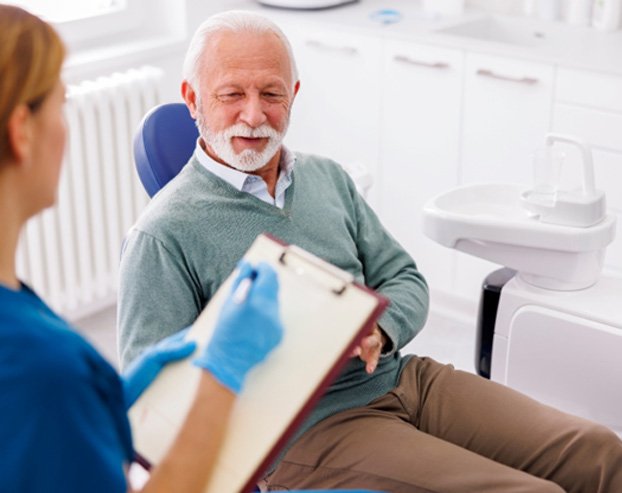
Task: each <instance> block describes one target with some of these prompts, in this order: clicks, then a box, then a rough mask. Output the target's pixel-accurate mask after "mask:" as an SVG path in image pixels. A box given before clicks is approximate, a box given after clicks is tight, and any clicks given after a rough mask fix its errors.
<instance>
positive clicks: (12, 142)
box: [7, 104, 33, 164]
mask: <svg viewBox="0 0 622 493" xmlns="http://www.w3.org/2000/svg"><path fill="white" fill-rule="evenodd" d="M31 117H32V114H31V113H30V110H29V109H28V107H27V106H26V105H25V104H20V105H19V106H17V107H16V108H15V109H14V110H13V112H12V113H11V115H10V116H9V121H8V123H7V136H8V139H9V149H10V150H11V154H12V155H13V157H14V159H15V160H16V161H17V162H18V163H20V164H21V163H25V162H28V161H29V159H30V154H31V152H32V145H33V142H32V137H33V134H32V118H31Z"/></svg>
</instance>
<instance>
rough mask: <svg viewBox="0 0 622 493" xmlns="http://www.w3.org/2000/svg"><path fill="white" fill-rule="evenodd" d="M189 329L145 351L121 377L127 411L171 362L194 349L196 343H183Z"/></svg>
mask: <svg viewBox="0 0 622 493" xmlns="http://www.w3.org/2000/svg"><path fill="white" fill-rule="evenodd" d="M188 330H190V328H189V327H188V328H186V329H184V330H180V331H179V332H176V333H175V334H173V335H171V336H168V337H167V338H165V339H162V340H161V341H160V342H158V343H157V344H155V345H153V346H151V347H149V348H147V349H145V350H144V351H143V352H142V353H141V354H140V356H138V358H136V359H135V360H134V361H133V362H132V364H131V365H130V366H129V367H128V368H127V370H125V371H124V372H123V374H122V375H121V381H122V383H123V394H124V396H125V407H126V409H129V408H130V407H131V406H132V404H134V402H136V399H138V398H139V397H140V395H141V394H142V393H143V392H144V391H145V389H146V388H147V387H149V385H150V384H151V382H153V380H154V379H155V377H157V376H158V373H160V370H162V368H164V366H165V365H166V364H167V363H170V362H171V361H176V360H180V359H183V358H186V357H188V356H190V355H191V354H192V352H193V351H194V350H195V349H196V342H194V341H185V340H184V337H185V336H186V334H187V333H188Z"/></svg>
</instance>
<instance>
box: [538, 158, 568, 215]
mask: <svg viewBox="0 0 622 493" xmlns="http://www.w3.org/2000/svg"><path fill="white" fill-rule="evenodd" d="M564 158H565V154H564V153H563V152H561V151H560V150H558V149H555V148H554V147H552V146H547V147H544V148H540V149H536V150H535V151H534V152H533V155H532V160H533V192H532V194H531V200H532V201H533V202H537V203H539V204H543V205H552V204H554V203H555V202H556V200H557V190H558V188H559V179H560V174H561V167H562V164H563V162H564Z"/></svg>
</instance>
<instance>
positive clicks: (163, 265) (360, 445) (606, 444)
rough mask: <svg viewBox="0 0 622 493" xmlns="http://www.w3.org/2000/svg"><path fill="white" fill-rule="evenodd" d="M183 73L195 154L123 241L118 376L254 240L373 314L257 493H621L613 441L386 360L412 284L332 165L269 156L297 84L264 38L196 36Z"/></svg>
mask: <svg viewBox="0 0 622 493" xmlns="http://www.w3.org/2000/svg"><path fill="white" fill-rule="evenodd" d="M184 72H185V73H184V81H183V83H182V94H183V97H184V100H185V102H186V104H187V105H188V108H189V109H190V112H191V114H192V116H193V117H194V118H195V119H196V121H197V125H198V127H199V129H200V138H199V140H198V142H197V146H196V150H195V152H194V155H193V156H192V157H191V159H190V161H189V162H188V164H187V165H186V166H185V167H184V169H183V170H182V171H181V173H180V174H179V175H178V176H177V177H176V178H175V179H174V180H173V181H172V182H171V183H170V184H169V185H168V186H167V187H166V188H165V189H163V190H162V191H161V193H160V194H158V195H157V196H156V197H155V198H154V200H153V201H152V203H151V204H150V206H149V208H148V210H147V211H146V213H145V214H144V215H143V217H141V219H140V220H139V221H138V223H137V224H136V226H135V227H134V228H133V230H132V232H131V234H130V235H129V237H128V241H127V246H126V250H125V253H124V255H123V259H122V263H121V291H120V298H119V302H120V303H119V329H120V345H121V348H120V350H121V356H122V359H123V362H124V364H127V363H128V362H130V361H131V360H132V359H134V357H135V356H136V355H137V354H138V352H139V351H140V350H141V349H142V348H144V347H146V346H147V345H149V344H152V343H154V342H156V341H157V340H159V339H162V338H163V337H165V336H167V335H169V329H170V327H174V326H177V327H179V328H182V327H185V326H187V325H189V324H190V323H192V322H193V321H194V319H195V318H196V317H197V316H198V314H199V313H200V312H201V310H202V308H203V307H204V306H205V304H206V303H207V302H208V301H209V299H210V297H211V296H212V295H213V294H214V292H215V291H216V289H217V288H218V287H219V285H220V284H221V283H222V282H223V281H224V279H225V278H226V277H227V276H228V275H229V273H230V272H231V271H232V270H233V268H234V266H235V264H236V262H237V261H238V260H239V259H240V257H241V256H242V255H243V254H244V252H245V251H246V249H247V248H248V247H249V246H250V244H251V243H252V241H253V240H254V239H255V237H256V236H257V235H258V234H259V233H262V232H269V233H271V234H273V235H274V236H276V237H279V238H282V239H283V240H284V241H286V242H289V243H294V244H297V245H299V246H301V247H303V248H305V249H307V250H309V251H311V252H313V253H315V254H316V255H318V256H320V257H322V258H324V259H325V260H327V261H329V262H331V263H333V264H335V265H337V266H339V267H341V268H342V269H345V270H347V271H349V272H351V273H352V274H354V276H355V277H356V279H358V280H359V281H360V282H364V283H365V284H366V285H368V286H369V287H371V288H373V289H375V290H377V291H378V292H380V293H382V294H383V295H385V296H386V297H388V298H389V299H390V300H391V304H390V306H389V308H388V310H387V311H386V313H385V314H383V316H382V317H381V318H380V320H379V323H378V325H377V326H376V327H375V328H374V330H373V332H372V333H371V334H370V335H369V336H368V337H367V338H366V339H364V341H363V342H362V344H361V346H360V347H359V348H358V349H357V350H356V351H355V353H354V354H353V355H352V358H351V360H350V362H349V364H348V365H347V367H346V368H345V370H344V371H343V372H342V374H341V375H340V376H339V378H338V379H337V380H336V381H335V382H334V384H333V385H332V386H331V387H330V389H329V390H328V392H327V393H326V394H325V395H324V397H323V398H322V400H321V401H320V403H319V405H318V406H317V408H316V409H315V410H314V412H313V413H312V414H311V416H310V417H309V418H308V419H307V421H306V422H305V423H304V425H303V426H302V427H301V429H300V430H299V433H298V434H297V435H296V437H295V438H294V440H292V441H291V442H290V443H289V445H288V447H287V449H286V451H285V453H284V455H283V456H282V457H281V460H280V461H278V462H277V463H276V464H275V465H274V467H273V469H272V471H270V472H269V473H268V474H267V477H266V483H267V486H268V487H269V488H270V489H290V488H322V487H323V488H330V487H333V488H334V487H341V488H346V487H365V488H375V489H384V490H387V491H391V492H408V493H412V492H432V491H434V492H441V491H442V492H480V493H481V492H493V491H494V492H499V491H504V492H505V491H525V492H527V491H528V492H532V493H533V492H561V491H564V490H567V491H585V492H588V491H589V492H606V491H609V492H614V491H622V442H620V440H619V439H618V438H617V437H616V436H615V435H614V434H613V433H611V432H610V431H608V430H607V429H605V428H604V427H601V426H598V425H595V424H593V423H590V422H587V421H584V420H581V419H578V418H575V417H571V416H568V415H565V414H563V413H560V412H558V411H556V410H553V409H551V408H548V407H545V406H542V405H540V404H538V403H536V402H534V401H532V400H530V399H528V398H526V397H524V396H522V395H520V394H518V393H516V392H513V391H512V390H510V389H507V388H504V387H502V386H499V385H497V384H495V383H492V382H489V381H487V380H484V379H481V378H479V377H477V376H475V375H472V374H468V373H465V372H460V371H456V370H454V369H453V368H452V367H451V366H446V365H441V364H439V363H437V362H435V361H433V360H430V359H428V358H420V357H410V358H408V357H402V356H401V355H400V353H399V349H400V348H401V347H403V346H404V345H405V344H406V343H407V342H408V341H409V340H411V339H412V338H413V337H414V336H415V335H416V333H417V332H418V331H419V330H420V329H421V328H422V326H423V324H424V321H425V318H426V314H427V309H428V291H427V287H426V284H425V281H424V279H423V277H422V276H421V274H420V273H419V272H418V271H417V268H416V266H415V263H414V262H413V260H412V259H411V258H410V257H409V255H408V254H407V253H406V252H405V251H404V250H403V249H402V248H401V247H400V245H399V244H397V243H396V241H395V240H394V239H393V238H392V237H391V236H390V235H389V234H388V233H387V232H386V231H385V230H384V228H383V227H382V225H381V224H380V222H379V221H378V218H377V217H376V215H375V214H374V213H373V211H372V210H371V209H370V208H369V207H368V206H367V204H366V203H365V201H364V200H363V199H362V198H361V197H360V196H359V195H358V194H357V192H356V189H355V186H354V185H353V183H352V181H351V180H350V179H349V177H348V176H347V174H346V173H344V172H343V171H342V169H341V168H340V167H339V166H338V165H337V164H335V163H334V162H332V161H330V160H328V159H325V158H321V157H318V156H312V155H304V154H299V153H293V152H292V151H290V150H289V149H287V148H286V147H284V146H283V145H282V143H281V142H282V139H283V136H284V134H285V132H286V130H287V125H288V119H289V115H290V110H291V107H292V104H293V102H294V99H295V97H296V94H297V92H298V90H299V88H300V82H299V81H298V77H297V72H296V67H295V63H294V59H293V56H292V53H291V49H290V47H289V43H288V42H287V40H286V38H285V37H284V35H283V34H282V33H281V31H280V30H279V29H278V28H277V27H276V26H275V25H274V24H273V23H272V22H270V21H268V20H266V19H264V18H262V17H261V16H258V15H256V14H251V13H244V12H225V13H223V14H219V15H217V16H214V17H212V18H210V19H208V20H207V21H206V22H205V23H204V24H202V25H201V27H200V28H199V29H198V31H197V33H196V34H195V36H194V38H193V40H192V42H191V44H190V48H189V50H188V54H187V56H186V60H185V64H184ZM353 83H356V81H353ZM335 97H338V95H335ZM318 104H321V101H318ZM327 117H330V116H327ZM310 138H312V136H310ZM309 337H313V334H309Z"/></svg>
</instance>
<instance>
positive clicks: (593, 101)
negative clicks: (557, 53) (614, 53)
mask: <svg viewBox="0 0 622 493" xmlns="http://www.w3.org/2000/svg"><path fill="white" fill-rule="evenodd" d="M556 100H557V101H559V102H565V103H576V104H581V105H585V106H590V107H593V108H600V109H604V110H609V111H619V112H622V77H620V76H616V75H608V74H600V73H596V72H585V71H580V70H572V69H565V68H559V69H558V71H557V84H556Z"/></svg>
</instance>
